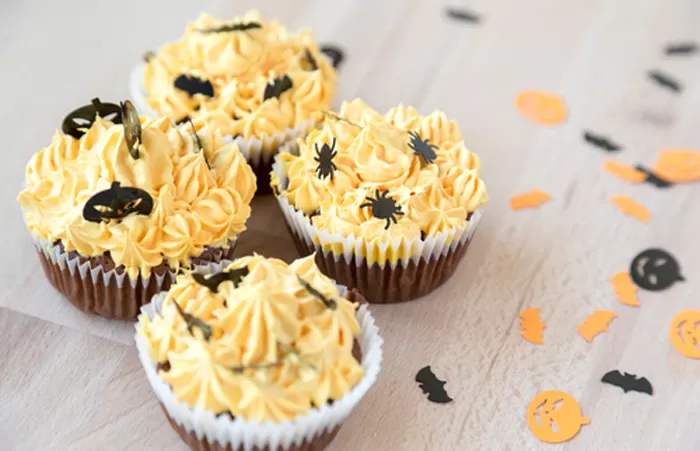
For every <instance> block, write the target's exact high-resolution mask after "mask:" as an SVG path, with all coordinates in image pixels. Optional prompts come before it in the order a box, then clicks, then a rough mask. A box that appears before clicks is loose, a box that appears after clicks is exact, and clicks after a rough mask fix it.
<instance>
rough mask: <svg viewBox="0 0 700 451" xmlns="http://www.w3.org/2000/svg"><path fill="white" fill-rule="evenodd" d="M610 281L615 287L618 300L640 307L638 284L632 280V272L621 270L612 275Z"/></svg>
mask: <svg viewBox="0 0 700 451" xmlns="http://www.w3.org/2000/svg"><path fill="white" fill-rule="evenodd" d="M610 281H611V282H612V284H613V288H614V289H615V296H616V297H617V300H618V301H620V302H622V303H623V304H625V305H629V306H631V307H639V299H637V290H638V289H639V288H637V285H635V284H634V283H633V282H632V278H631V277H630V273H628V272H619V273H617V274H615V275H614V276H612V278H611V279H610Z"/></svg>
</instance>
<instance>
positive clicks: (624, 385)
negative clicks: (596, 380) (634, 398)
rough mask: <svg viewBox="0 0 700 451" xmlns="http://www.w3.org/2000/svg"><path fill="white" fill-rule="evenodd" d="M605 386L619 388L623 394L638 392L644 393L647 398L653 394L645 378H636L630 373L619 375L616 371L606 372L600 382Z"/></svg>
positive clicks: (649, 383)
mask: <svg viewBox="0 0 700 451" xmlns="http://www.w3.org/2000/svg"><path fill="white" fill-rule="evenodd" d="M600 381H601V382H604V383H606V384H610V385H614V386H615V387H620V388H621V389H622V390H623V391H624V392H625V393H627V392H629V391H638V392H639V393H646V394H647V395H649V396H652V395H653V394H654V389H653V388H652V386H651V382H649V380H648V379H647V378H646V377H639V378H638V377H637V376H635V375H634V374H630V373H624V374H623V373H620V372H619V371H618V370H613V371H608V372H607V373H605V375H604V376H603V378H602V379H601V380H600Z"/></svg>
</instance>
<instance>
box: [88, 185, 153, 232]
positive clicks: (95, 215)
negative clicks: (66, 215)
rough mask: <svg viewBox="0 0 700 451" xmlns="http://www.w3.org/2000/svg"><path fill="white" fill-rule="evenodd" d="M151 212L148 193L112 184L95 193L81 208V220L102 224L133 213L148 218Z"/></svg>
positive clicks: (151, 200)
mask: <svg viewBox="0 0 700 451" xmlns="http://www.w3.org/2000/svg"><path fill="white" fill-rule="evenodd" d="M152 210H153V198H152V197H151V195H150V194H148V192H146V191H144V190H142V189H139V188H132V187H129V186H124V187H122V186H120V183H119V182H112V185H111V186H110V187H109V189H107V190H104V191H99V192H97V193H95V194H94V195H93V196H92V197H91V198H90V199H88V201H87V202H86V203H85V206H84V207H83V219H85V220H86V221H90V222H102V221H105V220H110V219H123V218H125V217H126V216H128V215H130V214H132V213H135V214H137V215H144V216H148V215H150V214H151V211H152Z"/></svg>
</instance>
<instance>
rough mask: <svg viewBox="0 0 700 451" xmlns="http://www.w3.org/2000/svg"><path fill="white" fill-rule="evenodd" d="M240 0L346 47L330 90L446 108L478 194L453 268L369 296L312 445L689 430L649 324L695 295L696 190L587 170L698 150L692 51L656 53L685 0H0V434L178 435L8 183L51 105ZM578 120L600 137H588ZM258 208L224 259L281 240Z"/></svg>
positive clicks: (651, 435)
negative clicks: (373, 336) (617, 374)
mask: <svg viewBox="0 0 700 451" xmlns="http://www.w3.org/2000/svg"><path fill="white" fill-rule="evenodd" d="M450 4H451V5H454V6H459V4H458V2H450ZM252 6H256V7H259V8H260V9H261V10H262V11H263V13H264V14H265V15H266V16H267V17H278V18H280V19H282V20H283V21H285V22H286V23H288V24H289V25H290V28H292V29H299V28H301V27H306V26H309V27H312V28H313V29H314V30H315V34H316V37H317V38H318V39H319V40H320V41H322V42H332V43H336V44H339V45H340V46H341V47H342V48H343V49H344V50H345V51H346V52H347V59H346V61H345V63H344V66H343V67H342V70H341V73H340V75H341V79H340V88H339V98H341V99H343V98H345V99H352V98H354V97H357V96H360V97H363V98H364V99H365V100H366V101H367V102H369V103H370V104H371V105H373V106H375V107H376V108H377V109H379V110H386V109H388V108H390V107H391V106H394V105H395V104H398V103H400V102H403V103H405V104H413V105H415V106H416V107H417V108H418V109H419V111H421V112H423V113H424V114H427V113H429V112H430V111H432V110H433V109H435V108H439V109H442V110H444V111H446V112H447V113H448V115H450V116H451V117H454V118H455V119H457V120H458V121H459V123H460V125H461V127H462V130H463V134H464V136H465V140H466V143H467V145H468V146H469V148H470V149H472V150H474V151H476V152H478V153H479V155H480V156H481V158H482V164H483V177H484V179H485V181H486V183H487V184H488V187H489V193H490V197H491V203H490V205H489V206H488V208H487V210H486V212H485V213H486V214H485V216H484V218H483V221H482V223H481V225H480V228H479V231H478V232H477V233H476V237H475V239H474V242H473V243H472V245H471V246H470V249H469V252H468V254H467V256H466V258H465V260H464V262H463V263H462V264H461V266H460V268H459V269H458V274H457V275H456V276H455V277H453V278H452V279H451V280H450V281H448V282H447V283H446V284H445V285H444V286H443V287H441V288H440V289H438V290H437V291H436V292H434V293H433V294H432V295H430V296H429V297H428V298H425V299H421V300H418V301H415V302H411V303H407V304H401V305H391V306H377V307H374V308H373V309H372V310H373V313H374V314H375V316H376V317H377V319H378V322H379V325H380V327H381V330H382V334H383V336H384V338H385V340H386V349H385V362H384V365H383V371H382V373H381V376H380V379H379V381H378V383H377V385H376V386H375V387H374V388H373V389H372V390H371V392H370V393H369V395H368V396H367V398H366V399H365V400H364V401H363V402H362V403H361V405H360V406H359V407H358V408H357V409H356V411H355V412H354V413H353V415H352V416H351V418H350V420H349V421H348V423H347V424H346V425H345V426H344V427H343V429H342V430H341V432H340V434H339V436H338V437H337V438H336V440H335V442H334V443H333V444H332V446H331V449H332V450H333V451H341V450H369V449H372V450H380V451H384V450H387V451H393V450H411V451H414V450H446V451H447V450H456V449H459V450H468V451H471V450H475V451H476V450H499V451H500V450H513V451H522V450H538V449H547V450H567V451H569V450H582V451H584V450H585V451H590V450H616V451H625V450H630V451H632V450H634V451H638V450H641V449H644V450H654V451H656V450H658V451H661V450H686V449H688V450H690V449H698V448H700V429H698V428H697V426H696V422H697V421H696V419H697V418H698V414H700V397H699V396H698V393H699V391H700V382H699V381H700V363H699V362H697V361H692V360H690V359H686V358H684V357H683V356H681V355H680V354H678V353H677V352H676V351H675V350H674V349H673V348H672V347H671V345H670V343H669V340H668V338H667V335H668V333H667V329H668V325H669V324H670V321H671V319H672V318H673V316H675V314H676V313H677V312H679V311H681V310H683V309H687V308H698V302H697V291H698V286H699V285H698V284H700V281H698V280H696V277H695V275H696V274H698V273H700V258H699V257H698V255H700V240H697V238H696V237H697V230H700V210H698V208H697V201H696V199H697V198H696V196H697V193H698V192H699V191H698V190H699V189H700V187H698V186H697V185H679V186H674V187H672V188H669V189H666V190H659V189H656V188H654V187H652V186H650V185H646V184H642V185H630V184H626V183H624V182H623V181H621V180H619V179H617V178H615V177H612V176H610V175H609V174H607V173H605V171H604V170H603V162H604V160H605V159H607V158H611V157H612V158H615V159H616V160H618V161H619V162H621V163H624V164H630V165H634V164H638V163H641V164H645V165H650V164H651V163H652V162H653V161H654V159H655V156H656V154H657V152H658V151H659V150H660V149H661V148H664V147H672V148H682V147H688V148H700V138H699V137H698V133H697V118H698V117H699V116H700V85H699V84H698V83H697V80H698V79H700V57H692V56H690V57H687V58H681V57H673V58H670V57H667V56H665V55H664V54H663V48H664V46H665V45H666V44H667V43H669V42H676V41H693V40H699V39H700V36H699V35H698V31H697V23H698V20H699V19H700V3H699V2H694V1H691V0H665V1H660V0H618V1H615V2H611V1H606V0H586V1H583V0H572V1H567V2H562V1H561V0H532V1H527V2H522V1H515V0H490V1H486V0H470V1H465V2H462V4H461V6H463V7H465V8H467V9H469V10H471V11H473V12H475V13H477V14H479V15H481V16H482V21H481V23H480V24H478V25H475V24H466V23H460V22H454V21H451V20H449V19H448V18H447V17H446V16H445V14H444V6H445V5H444V4H443V2H439V1H436V0H432V1H431V0H424V1H412V2H407V1H404V0H382V1H376V0H334V1H333V2H329V1H322V0H295V1H294V2H291V1H287V2H282V1H274V0H256V1H253V0H241V1H237V2H224V1H221V0H215V1H208V2H191V1H188V2H185V1H165V0H152V1H148V2H146V1H136V0H124V1H120V2H118V3H109V2H86V1H79V0H67V1H63V2H52V1H48V0H36V1H33V2H19V1H5V2H2V4H1V5H0V37H1V38H3V39H0V60H2V61H3V63H4V64H3V68H4V70H3V71H0V85H1V86H3V87H4V88H5V89H4V90H3V91H4V92H3V100H4V102H3V105H4V108H2V109H0V124H1V125H0V127H1V130H2V132H3V133H2V136H3V138H4V140H5V145H4V152H3V155H4V161H3V164H2V165H0V176H1V178H2V180H3V183H4V184H5V186H6V188H5V189H3V190H0V206H1V207H2V213H3V214H2V215H0V226H1V230H3V231H4V233H5V237H4V239H3V240H2V244H1V246H2V248H1V250H2V258H0V331H2V332H1V334H2V335H1V338H2V345H0V361H1V362H2V365H0V405H1V406H2V409H0V437H2V441H1V442H0V448H2V449H3V450H5V449H8V450H18V451H24V450H44V449H52V450H53V449H55V450H86V449H100V450H140V449H158V450H183V449H185V447H184V445H183V444H182V443H181V442H180V441H179V438H178V437H177V435H176V434H175V433H174V432H173V431H172V430H170V428H169V426H168V425H167V423H166V420H165V418H164V416H163V415H162V414H161V413H160V412H159V410H158V407H157V404H156V402H155V399H154V398H153V396H152V394H151V393H150V389H149V387H148V384H147V382H146V380H145V377H144V376H143V374H142V372H141V369H140V368H139V364H138V361H137V358H136V355H135V352H134V350H133V348H132V343H133V328H132V324H129V323H123V322H109V321H105V320H101V319H99V318H92V317H88V316H86V315H83V314H81V313H79V312H77V311H75V310H74V309H73V308H72V307H71V306H70V305H68V304H67V303H66V302H65V301H64V300H62V299H61V298H60V297H59V296H58V295H57V294H56V292H55V291H53V290H52V288H51V287H50V285H49V284H48V282H47V281H46V280H44V278H43V275H42V274H41V273H40V271H41V269H40V266H39V262H38V259H37V258H36V256H35V254H34V252H33V250H32V246H31V242H30V239H29V236H28V234H27V233H26V230H25V227H24V224H23V222H22V219H21V216H20V213H19V208H18V207H17V204H16V202H15V196H16V195H17V192H18V191H19V189H20V187H21V186H22V183H23V174H24V165H25V164H26V162H27V161H28V159H29V158H30V156H31V155H32V154H33V153H35V152H37V151H38V150H40V149H41V148H42V147H44V146H46V145H47V144H48V143H49V142H50V139H51V134H52V133H53V132H54V130H55V129H56V128H58V126H59V124H60V121H61V120H62V118H63V117H64V115H65V113H66V112H67V111H70V110H71V109H73V108H74V107H75V106H76V105H79V104H83V103H85V102H86V101H87V100H89V99H90V98H92V97H94V96H98V95H99V96H100V97H102V98H105V99H121V98H124V97H125V96H127V79H128V74H129V70H130V69H131V67H132V66H133V65H134V64H135V63H136V62H137V61H138V60H139V58H140V57H141V55H142V54H143V53H144V52H145V51H146V50H152V49H156V48H157V47H158V45H159V44H161V43H162V42H164V41H166V40H168V39H172V38H175V37H177V36H178V35H179V34H180V32H181V30H182V29H183V27H184V25H185V23H186V22H187V21H188V20H190V19H193V18H194V17H196V16H197V14H198V13H199V12H200V10H205V11H208V12H210V13H213V14H218V15H225V16H232V15H234V14H236V13H240V12H242V11H244V10H245V9H247V8H248V7H252ZM651 69H658V70H661V71H663V72H665V73H668V74H669V75H671V76H673V77H674V78H676V79H678V80H679V81H681V82H682V84H683V85H684V91H683V93H681V94H674V93H672V92H669V91H668V90H664V89H661V88H659V87H658V86H656V85H654V84H653V83H650V82H649V81H648V79H647V77H646V73H647V72H648V71H649V70H651ZM526 89H540V90H545V91H551V92H555V93H558V94H561V95H562V96H563V97H564V99H565V100H566V102H567V104H568V106H569V112H570V115H569V119H568V121H567V122H566V123H565V124H563V125H561V126H558V127H541V126H537V125H535V124H532V123H530V122H528V121H526V120H524V119H523V118H522V117H520V116H519V115H518V113H517V111H516V109H515V107H514V104H513V102H514V98H515V96H516V95H517V93H518V92H520V91H522V90H526ZM338 104H339V102H338ZM583 130H593V131H595V132H596V133H600V134H603V135H606V136H609V137H610V138H611V139H613V140H615V141H616V142H618V143H620V144H621V145H622V146H623V147H624V150H622V151H621V152H618V153H617V154H615V155H612V156H611V155H610V154H604V153H603V152H602V151H601V150H600V149H597V148H594V147H591V146H590V145H587V144H586V143H585V142H584V141H583V138H582V134H583ZM533 189H540V190H543V191H546V192H548V193H551V194H552V196H553V200H552V201H551V202H549V203H547V204H545V205H543V206H542V207H541V208H539V209H537V210H524V211H519V212H517V213H514V212H512V211H511V210H510V208H509V199H510V197H511V196H512V195H514V194H517V193H520V192H524V191H529V190H533ZM618 194H620V195H629V196H632V197H634V198H635V199H639V200H640V201H643V203H644V205H645V206H647V207H648V208H649V209H650V210H651V213H652V215H653V217H654V220H653V221H651V222H650V223H649V224H640V223H637V222H636V221H631V220H629V218H625V217H624V216H623V215H620V214H619V212H617V211H615V209H613V208H609V205H608V204H607V199H608V198H609V197H610V196H611V195H618ZM281 221H282V218H281V216H280V214H279V213H278V212H277V210H276V206H275V204H274V201H273V200H271V199H269V198H268V199H259V200H256V201H255V203H254V205H253V218H252V219H251V221H250V223H249V230H248V231H247V232H246V233H245V234H244V235H243V236H242V237H241V239H240V242H239V245H238V248H237V252H238V253H239V255H242V254H244V253H250V252H253V251H256V252H259V253H262V254H266V255H270V256H278V257H280V258H283V259H285V260H291V259H293V258H294V257H295V256H296V252H295V250H294V248H293V246H292V244H291V240H290V239H289V237H288V236H287V234H286V233H287V232H286V230H285V229H284V226H283V224H282V222H281ZM648 247H663V248H666V249H668V250H669V251H670V252H672V253H673V254H674V255H675V256H676V257H677V258H678V260H679V261H680V262H681V265H682V268H683V272H684V274H685V275H686V277H687V279H688V281H687V282H685V283H680V284H676V285H675V286H673V288H672V289H670V290H668V291H664V292H661V293H649V292H643V291H640V292H639V299H640V303H641V306H640V307H639V308H630V307H626V306H624V305H621V304H619V303H618V302H617V301H616V300H615V296H614V292H613V290H612V286H611V285H610V283H609V279H610V277H611V276H612V275H613V274H615V273H617V272H619V271H626V270H627V269H628V265H629V262H630V261H631V260H632V258H633V257H634V255H636V254H637V253H638V252H639V251H641V250H642V249H645V248H648ZM526 308H540V309H541V316H542V319H543V321H544V322H545V323H547V324H548V326H549V327H548V328H547V329H546V330H545V335H544V340H545V343H544V344H543V345H540V346H536V345H532V344H530V343H527V342H525V341H524V340H523V339H522V338H521V337H520V334H519V314H520V312H521V311H522V310H524V309H526ZM596 309H610V310H614V311H615V312H616V313H617V314H618V317H617V318H616V319H615V320H613V322H612V323H611V325H610V331H609V332H607V333H603V334H601V335H600V336H598V337H597V338H595V339H594V340H593V342H592V343H587V342H585V341H584V340H583V339H582V338H581V337H580V336H579V335H578V333H577V330H576V326H577V325H578V324H579V323H580V322H581V321H582V320H583V319H584V318H585V317H586V316H588V315H589V314H590V313H591V312H593V310H596ZM428 364H430V365H431V366H432V368H433V370H434V372H435V373H436V374H437V376H438V377H440V378H441V379H444V380H447V386H446V388H447V390H448V393H449V394H450V395H451V396H452V397H453V398H454V402H453V403H451V404H448V405H437V404H431V403H429V402H428V401H427V400H426V399H425V395H424V394H422V393H421V391H420V390H419V389H418V387H417V384H416V383H415V382H414V381H413V378H414V376H415V373H416V372H417V371H418V370H419V369H420V368H422V367H423V366H425V365H428ZM612 369H620V370H621V371H628V372H631V373H635V374H640V375H643V376H645V377H647V378H648V379H649V380H650V381H651V382H652V384H653V386H654V396H653V397H649V396H647V395H643V394H639V393H628V394H623V393H622V391H621V390H620V389H618V388H616V387H611V386H609V385H603V384H601V383H600V382H599V381H600V378H601V377H602V375H603V374H604V373H605V372H607V371H609V370H612ZM549 389H557V390H563V391H566V392H569V393H571V394H572V395H573V396H574V397H576V398H577V399H578V400H579V402H580V404H581V406H582V408H583V412H584V414H585V415H586V416H587V417H589V418H590V419H591V424H590V425H588V426H585V427H583V429H582V430H581V433H580V434H579V435H578V436H576V437H575V438H574V439H573V440H571V441H570V442H568V443H565V444H562V445H544V444H542V443H540V442H539V441H538V440H537V439H536V438H534V437H533V436H532V435H531V434H530V431H529V430H528V427H527V422H526V419H525V409H526V406H527V404H528V403H529V401H530V400H531V399H532V398H533V397H534V395H535V394H536V393H538V392H540V391H544V390H549Z"/></svg>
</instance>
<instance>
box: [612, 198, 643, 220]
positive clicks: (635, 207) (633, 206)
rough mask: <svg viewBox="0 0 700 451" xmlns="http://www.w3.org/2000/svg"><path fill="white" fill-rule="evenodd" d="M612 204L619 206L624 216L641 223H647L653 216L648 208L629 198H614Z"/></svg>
mask: <svg viewBox="0 0 700 451" xmlns="http://www.w3.org/2000/svg"><path fill="white" fill-rule="evenodd" d="M610 203H612V204H613V205H617V207H618V208H619V209H620V210H622V212H623V213H624V214H626V215H630V216H632V217H634V218H636V219H637V220H638V221H639V222H647V221H649V217H650V216H651V213H649V209H648V208H647V207H645V206H644V205H642V204H640V203H639V202H637V201H635V200H634V199H632V198H631V197H629V196H613V197H611V198H610Z"/></svg>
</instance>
